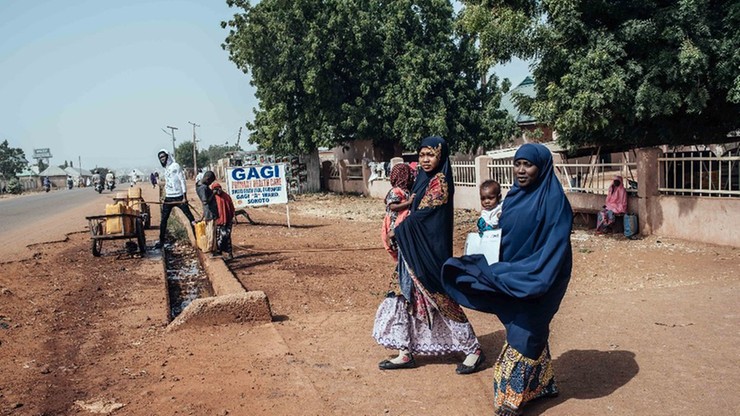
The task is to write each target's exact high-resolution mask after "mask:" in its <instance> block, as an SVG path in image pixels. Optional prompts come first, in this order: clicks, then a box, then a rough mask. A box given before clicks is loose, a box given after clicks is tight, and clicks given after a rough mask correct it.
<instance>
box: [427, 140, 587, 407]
mask: <svg viewBox="0 0 740 416" xmlns="http://www.w3.org/2000/svg"><path fill="white" fill-rule="evenodd" d="M514 176H515V178H516V180H515V182H514V184H513V186H512V188H511V190H510V191H509V192H508V193H507V195H506V199H504V202H503V208H502V214H501V218H500V226H501V232H502V241H501V251H500V255H499V262H497V263H493V264H491V265H489V264H488V261H487V260H486V258H485V257H484V256H483V255H479V254H478V255H470V256H463V257H460V258H451V259H449V260H447V261H446V262H445V264H444V266H443V268H442V283H443V285H444V289H445V290H446V292H447V293H448V294H449V295H450V296H451V297H452V298H453V299H455V301H457V302H459V303H460V304H461V305H463V306H465V307H468V308H471V309H475V310H479V311H482V312H487V313H491V314H495V315H496V316H497V317H498V318H499V320H500V321H501V323H502V324H503V325H504V327H505V328H506V342H505V343H504V346H503V349H502V351H501V353H500V355H499V357H498V359H497V360H496V363H495V364H494V367H493V370H494V371H493V402H494V407H495V414H496V415H501V416H516V415H520V414H521V412H522V406H523V405H524V404H526V403H527V402H529V401H532V400H534V399H537V398H543V397H554V396H557V395H558V388H557V385H556V383H555V377H554V373H553V367H552V362H551V358H550V347H549V342H548V339H549V335H550V322H551V321H552V318H553V316H555V313H556V312H557V311H558V308H559V307H560V302H561V300H562V299H563V296H564V295H565V291H566V289H567V287H568V282H569V281H570V275H571V269H572V265H573V253H572V249H571V244H570V232H571V228H572V224H573V211H572V210H571V206H570V203H569V202H568V198H566V196H565V193H564V192H563V187H562V185H561V184H560V181H559V180H558V177H557V175H556V174H555V171H554V169H553V160H552V154H551V153H550V150H549V149H548V148H547V147H545V146H543V145H541V144H532V143H528V144H525V145H523V146H521V147H520V148H519V149H518V150H517V151H516V153H515V155H514Z"/></svg>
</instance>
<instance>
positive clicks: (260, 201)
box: [226, 164, 290, 228]
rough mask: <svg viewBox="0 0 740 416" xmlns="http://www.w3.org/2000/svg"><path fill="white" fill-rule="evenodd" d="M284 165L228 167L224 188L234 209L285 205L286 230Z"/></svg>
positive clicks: (286, 203) (286, 187)
mask: <svg viewBox="0 0 740 416" xmlns="http://www.w3.org/2000/svg"><path fill="white" fill-rule="evenodd" d="M285 173H286V172H285V165H284V164H269V165H257V166H243V167H230V168H227V169H226V187H227V189H228V192H229V195H231V199H232V200H234V206H235V207H236V209H239V208H243V207H247V206H250V207H253V206H257V205H271V204H285V209H286V217H287V220H288V228H290V209H289V208H288V183H287V180H286V177H285Z"/></svg>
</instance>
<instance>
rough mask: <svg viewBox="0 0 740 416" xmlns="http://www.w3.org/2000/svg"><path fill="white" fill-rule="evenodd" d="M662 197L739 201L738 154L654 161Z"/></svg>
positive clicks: (697, 154)
mask: <svg viewBox="0 0 740 416" xmlns="http://www.w3.org/2000/svg"><path fill="white" fill-rule="evenodd" d="M658 161H659V162H660V169H661V183H660V185H659V186H660V187H659V188H658V190H659V191H660V193H661V194H663V195H687V196H706V197H725V198H727V197H731V198H740V153H739V151H738V150H734V151H733V152H730V153H728V154H727V155H725V156H714V154H713V153H712V152H707V151H705V152H675V153H664V154H663V157H661V158H658Z"/></svg>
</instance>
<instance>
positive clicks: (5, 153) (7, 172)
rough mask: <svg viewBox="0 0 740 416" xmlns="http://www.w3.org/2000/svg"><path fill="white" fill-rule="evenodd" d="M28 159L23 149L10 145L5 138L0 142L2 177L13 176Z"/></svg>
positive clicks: (22, 167)
mask: <svg viewBox="0 0 740 416" xmlns="http://www.w3.org/2000/svg"><path fill="white" fill-rule="evenodd" d="M27 165H28V161H27V160H26V155H25V153H24V152H23V149H21V148H17V147H10V144H9V143H8V141H7V140H3V142H2V143H0V175H2V176H3V177H4V178H8V179H9V178H14V177H15V175H17V174H18V173H20V172H21V171H22V170H23V169H24V168H25V167H26V166H27Z"/></svg>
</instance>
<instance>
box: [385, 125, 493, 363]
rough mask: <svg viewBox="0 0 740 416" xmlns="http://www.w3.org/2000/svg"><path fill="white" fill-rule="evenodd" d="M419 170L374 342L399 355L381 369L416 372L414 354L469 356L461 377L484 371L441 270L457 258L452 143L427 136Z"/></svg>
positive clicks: (396, 235) (397, 235)
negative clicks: (452, 259) (455, 250)
mask: <svg viewBox="0 0 740 416" xmlns="http://www.w3.org/2000/svg"><path fill="white" fill-rule="evenodd" d="M418 152H419V165H420V166H421V170H419V172H418V174H417V176H416V180H415V181H414V186H413V188H412V190H411V193H412V194H414V195H416V197H415V198H414V200H413V203H412V204H411V213H410V214H409V215H408V217H406V219H404V220H403V222H401V223H400V224H397V225H396V227H395V229H393V230H390V231H389V232H388V235H389V238H391V239H395V241H396V244H397V245H398V267H397V278H396V279H394V282H393V283H394V285H395V286H396V287H395V288H394V290H393V291H389V293H388V294H387V296H386V298H385V299H384V300H383V301H382V302H381V304H380V307H379V308H378V311H377V313H376V316H375V323H374V326H373V338H375V340H376V341H377V342H378V344H380V345H382V346H384V347H386V348H391V349H397V350H398V351H399V353H398V356H397V357H394V358H392V359H388V360H383V361H381V362H380V363H379V364H378V366H379V368H380V369H381V370H394V369H403V368H412V367H415V366H416V360H415V358H414V354H419V355H438V354H449V353H455V352H463V353H464V354H466V356H465V361H463V362H462V363H460V364H458V365H457V369H456V372H457V373H458V374H470V373H473V372H475V371H477V370H479V369H480V366H481V364H482V363H483V361H484V359H485V358H484V356H483V354H482V353H481V349H480V343H479V342H478V338H476V336H475V332H474V331H473V327H472V325H471V324H470V322H469V321H468V318H467V316H465V312H463V310H462V308H461V307H460V305H458V304H457V303H456V302H455V301H453V300H452V298H450V297H449V296H447V294H446V293H445V292H444V288H443V287H442V282H441V281H440V272H441V270H442V264H443V263H444V261H445V260H447V259H448V258H449V257H451V256H452V230H453V220H454V209H453V198H454V193H455V189H454V183H453V179H452V168H451V166H450V160H449V148H448V146H447V142H446V141H445V140H444V139H442V138H441V137H427V138H425V139H424V140H422V142H421V144H420V145H419V148H418Z"/></svg>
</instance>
